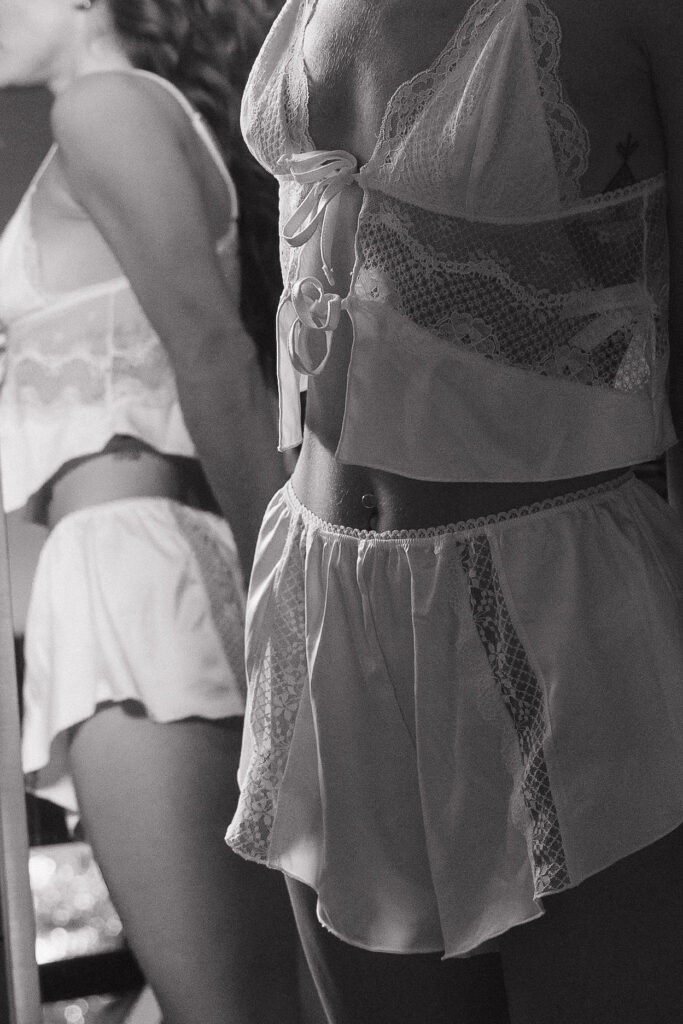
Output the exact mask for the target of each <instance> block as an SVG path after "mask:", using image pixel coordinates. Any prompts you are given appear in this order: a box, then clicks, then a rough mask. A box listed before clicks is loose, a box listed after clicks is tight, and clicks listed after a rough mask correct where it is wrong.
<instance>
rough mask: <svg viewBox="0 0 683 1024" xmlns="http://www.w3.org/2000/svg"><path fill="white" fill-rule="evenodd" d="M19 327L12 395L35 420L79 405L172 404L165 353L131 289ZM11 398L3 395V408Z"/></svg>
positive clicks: (12, 357)
mask: <svg viewBox="0 0 683 1024" xmlns="http://www.w3.org/2000/svg"><path fill="white" fill-rule="evenodd" d="M77 308H78V313H77V315H74V311H73V309H72V308H71V307H70V306H68V305H67V306H65V307H64V308H63V309H60V308H59V307H54V308H52V307H51V308H50V309H49V311H48V312H47V313H46V315H45V316H34V317H32V318H30V319H29V320H27V321H26V322H22V321H18V322H17V323H16V324H15V325H14V327H13V329H12V340H11V345H10V346H9V348H8V371H9V374H10V384H9V387H10V389H11V393H14V394H15V395H16V401H17V403H18V404H19V405H20V406H21V407H22V408H26V409H30V410H31V412H32V415H46V416H51V415H53V414H54V411H55V409H59V408H64V409H69V408H71V407H73V406H78V405H86V406H87V405H90V406H94V405H98V404H100V405H101V404H102V403H105V404H120V403H124V402H128V401H132V400H134V401H135V402H136V403H140V404H141V405H142V406H153V407H155V408H157V407H158V408H167V407H170V406H172V405H173V404H175V403H177V391H176V385H175V378H174V375H173V370H172V367H171V364H170V360H169V357H168V355H167V353H166V350H165V349H164V348H163V346H162V345H161V343H160V341H159V338H158V337H157V335H156V334H155V333H154V331H153V329H152V327H151V326H150V324H149V322H148V321H147V319H146V318H145V317H144V314H143V313H142V311H141V309H140V307H139V304H138V302H137V299H136V298H135V296H134V295H133V294H132V292H130V290H129V289H127V288H126V289H120V290H119V291H117V292H114V293H110V294H108V295H97V296H94V297H92V298H83V299H81V300H80V301H79V304H78V307H77ZM9 394H10V392H7V393H6V394H5V398H4V400H5V402H7V401H8V400H9Z"/></svg>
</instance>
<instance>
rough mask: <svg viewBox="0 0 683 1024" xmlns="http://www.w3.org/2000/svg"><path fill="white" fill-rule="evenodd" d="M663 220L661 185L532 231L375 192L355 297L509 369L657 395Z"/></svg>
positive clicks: (662, 342)
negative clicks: (385, 307) (394, 312)
mask: <svg viewBox="0 0 683 1024" xmlns="http://www.w3.org/2000/svg"><path fill="white" fill-rule="evenodd" d="M665 222H666V200H665V193H664V189H663V188H661V187H657V186H653V188H652V190H650V191H648V190H645V191H644V192H643V193H642V194H641V195H634V196H633V197H627V198H626V199H624V200H623V201H622V203H620V204H619V205H612V206H607V207H606V208H604V209H603V208H602V207H599V206H596V207H591V208H589V209H587V210H582V212H581V213H579V214H576V215H573V214H571V213H567V215H566V216H564V217H562V218H555V219H550V220H544V221H539V222H534V223H533V224H528V223H519V224H518V223H510V224H500V223H485V222H480V221H471V220H468V219H466V218H460V217H444V216H441V215H440V214H437V213H433V212H431V211H429V210H424V209H422V208H420V207H419V206H416V205H413V204H411V203H407V202H405V201H402V200H400V199H397V198H393V197H389V196H386V195H384V194H383V193H381V192H378V191H374V190H371V191H369V192H368V194H367V196H366V201H365V205H364V210H363V214H362V216H361V220H360V223H359V228H358V248H359V252H360V255H361V260H360V267H359V269H358V272H357V276H356V281H355V286H354V287H355V292H356V294H358V295H359V296H363V297H367V298H370V299H373V300H375V301H378V302H382V303H386V304H389V305H391V306H393V307H394V308H395V309H397V310H398V311H399V312H401V313H402V314H403V315H404V316H406V317H407V318H408V319H410V320H412V321H413V322H414V323H416V324H418V325H419V326H420V327H424V328H427V329H428V330H430V331H431V332H432V333H433V334H434V335H435V336H437V337H439V338H441V339H443V340H445V341H448V342H450V343H452V344H454V345H457V346H459V347H466V348H468V349H471V350H472V351H474V352H477V353H479V354H480V355H483V356H485V357H487V358H489V359H491V360H493V361H495V362H499V363H502V364H504V365H506V366H515V367H519V368H522V369H525V370H530V371H533V372H535V373H537V374H540V375H542V376H547V377H556V378H561V379H564V380H569V381H573V382H575V383H577V384H585V385H589V386H591V387H602V388H610V389H613V390H617V391H624V392H634V391H638V390H642V389H643V388H648V387H651V388H657V387H661V382H660V381H657V380H655V379H654V378H655V377H656V366H657V364H658V363H659V364H661V361H662V359H663V356H664V355H665V352H666V344H667V342H666V317H665V309H666V301H667V284H666V282H667V273H666V266H665V261H664V259H663V257H662V251H663V249H662V246H661V245H660V244H659V242H660V241H661V237H662V234H663V232H664V231H665ZM645 224H647V226H648V230H644V225H645Z"/></svg>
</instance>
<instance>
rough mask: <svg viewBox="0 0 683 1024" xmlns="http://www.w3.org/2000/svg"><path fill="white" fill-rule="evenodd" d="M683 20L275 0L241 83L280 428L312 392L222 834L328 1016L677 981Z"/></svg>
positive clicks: (257, 615) (522, 1014)
mask: <svg viewBox="0 0 683 1024" xmlns="http://www.w3.org/2000/svg"><path fill="white" fill-rule="evenodd" d="M682 49H683V14H682V13H681V10H680V8H679V7H676V6H675V5H672V4H669V3H667V0H655V2H654V3H652V2H650V0H647V2H645V0H626V2H624V3H620V4H613V3H608V2H607V0H597V2H595V3H591V4H583V3H577V2H576V0H475V2H474V3H471V4H469V3H468V0H426V2H421V3H415V2H414V0H379V2H374V3H368V2H366V0H345V2H344V3H339V2H338V0H288V2H287V3H286V4H285V6H284V8H283V11H282V13H281V15H280V18H279V19H278V21H277V22H276V24H275V26H274V27H273V29H272V31H271V35H270V37H269V39H268V40H267V41H266V43H265V44H264V47H263V48H262V51H261V54H260V55H259V58H257V61H256V63H255V65H254V68H253V70H252V73H251V76H250V80H249V83H248V84H247V88H246V90H245V97H244V102H243V110H242V119H243V130H244V132H245V137H246V139H247V142H248V144H249V146H250V148H251V149H252V152H253V153H254V154H255V155H256V156H257V158H258V159H259V160H260V162H261V163H262V164H263V165H264V166H265V167H267V168H268V169H269V170H270V171H271V172H272V173H273V174H275V175H276V176H277V178H278V181H279V184H280V194H281V225H282V253H283V269H284V281H285V290H284V293H283V297H282V302H281V305H280V309H279V313H278V334H279V346H280V347H279V362H278V374H279V380H280V407H281V411H280V438H281V442H280V443H281V447H282V448H283V449H286V448H288V447H290V446H296V445H297V444H298V443H299V442H300V440H301V434H300V429H299V392H300V390H301V389H303V388H307V392H308V393H307V400H306V420H305V426H304V430H303V445H302V450H301V454H300V457H299V460H298V464H297V466H296V469H295V472H294V475H293V477H292V480H291V481H290V483H289V484H288V485H286V487H285V488H283V490H282V491H281V492H279V493H278V494H277V495H276V496H275V498H274V499H273V501H272V502H271V505H270V506H269V509H268V511H267V513H266V517H265V520H264V525H263V532H262V534H261V539H260V541H259V545H258V547H257V553H256V558H255V564H254V570H253V573H252V578H251V587H250V596H249V599H248V607H247V669H248V683H249V688H250V689H249V702H248V710H247V721H248V722H249V723H250V725H249V727H248V728H247V729H245V745H244V752H243V761H242V770H241V776H240V780H241V789H242V794H241V800H240V806H239V809H238V813H237V814H236V816H235V818H234V820H233V822H232V824H231V826H230V829H229V831H228V836H227V838H228V842H229V843H230V845H231V846H232V847H233V848H234V849H235V850H237V851H238V852H239V853H241V854H242V855H243V856H245V857H247V858H250V859H252V860H254V861H257V862H261V863H264V864H266V865H268V866H270V867H273V868H279V869H281V870H282V871H284V872H285V873H286V874H287V876H288V883H289V886H290V893H291V895H292V899H293V902H294V907H295V911H296V914H297V919H298V923H299V926H300V931H301V934H302V937H303V939H304V944H305V947H306V949H307V952H308V955H309V960H310V963H311V966H312V968H313V971H314V974H315V976H316V978H317V981H318V985H319V988H320V991H321V994H322V997H323V1001H324V1003H325V1006H326V1009H327V1012H328V1015H329V1019H330V1020H331V1021H334V1022H335V1024H341V1022H344V1024H351V1022H353V1024H358V1022H359V1021H363V1022H368V1024H370V1022H372V1024H378V1022H386V1024H389V1022H390V1024H408V1022H411V1024H416V1022H420V1024H422V1022H425V1024H426V1022H429V1024H435V1022H439V1024H447V1022H448V1024H454V1022H457V1024H475V1022H476V1024H503V1022H512V1024H551V1022H552V1024H588V1022H594V1024H644V1022H645V1021H647V1022H648V1024H664V1022H665V1021H666V1022H673V1021H675V1020H678V1019H679V1018H680V1016H681V1008H682V1007H683V973H682V972H681V971H680V949H681V941H682V939H683V886H681V885H680V866H681V862H682V857H683V829H681V823H682V822H683V757H682V756H681V754H682V751H683V529H682V527H681V522H680V519H679V518H678V516H677V514H676V513H675V512H674V511H673V509H672V508H671V507H669V506H668V505H667V504H666V503H665V502H664V501H662V500H661V498H660V497H659V496H657V495H656V494H655V493H654V491H652V490H651V489H649V488H648V487H647V486H645V485H644V484H642V483H641V482H639V481H638V480H637V479H635V478H634V476H633V474H632V472H631V470H630V467H631V466H633V465H635V464H637V463H640V462H642V461H645V460H649V459H653V458H656V457H661V456H662V454H663V453H664V452H665V451H668V450H673V446H674V445H675V441H676V434H675V431H674V426H673V421H674V420H676V421H677V422H678V425H679V428H680V426H681V425H682V424H683V398H682V397H681V395H682V393H683V385H682V384H681V383H680V381H681V378H680V374H679V370H678V365H679V362H680V356H679V352H680V345H681V329H682V327H681V325H682V322H683V320H682V318H683V310H682V309H681V298H680V296H681V294H683V289H682V288H681V280H680V275H681V268H683V249H682V245H683V191H682V186H681V182H683V135H681V132H680V124H681V120H682V118H683V89H682V88H681V77H680V64H679V59H680V53H681V50H682ZM667 229H668V236H667ZM669 268H671V270H670V269H669ZM669 285H671V287H672V295H671V298H672V301H671V304H669V302H668V290H669ZM669 324H670V328H671V331H670V334H671V350H672V355H673V359H672V364H671V366H672V372H671V373H670V375H669V372H668V354H669V341H668V330H667V327H668V325H669ZM667 387H669V388H670V391H669V395H668V394H667ZM672 413H673V418H672V415H671V414H672ZM672 462H673V460H672ZM670 497H671V499H672V501H673V502H675V500H676V486H675V480H674V476H673V475H672V478H671V484H670ZM316 918H317V919H316Z"/></svg>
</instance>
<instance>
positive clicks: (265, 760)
mask: <svg viewBox="0 0 683 1024" xmlns="http://www.w3.org/2000/svg"><path fill="white" fill-rule="evenodd" d="M300 540H301V524H300V523H299V524H298V525H296V526H295V527H294V528H293V529H291V530H290V534H289V537H288V540H287V548H286V550H285V553H284V555H283V558H282V561H281V563H280V572H279V574H278V577H277V579H276V581H275V584H274V587H273V592H272V594H271V595H270V609H271V614H272V621H271V623H270V628H269V629H268V631H267V636H264V637H263V644H264V648H263V651H262V653H261V655H260V657H259V658H258V659H257V665H258V670H257V673H256V676H255V678H254V679H253V681H252V690H251V694H250V701H249V705H248V708H247V717H248V722H249V728H250V729H251V734H252V738H253V743H254V752H253V755H252V759H251V762H250V764H249V768H248V771H247V776H246V779H245V781H244V784H243V786H242V792H241V795H240V800H239V804H238V807H237V811H236V814H235V818H234V820H233V824H232V825H231V827H230V829H229V830H228V833H227V836H226V839H227V841H228V842H229V844H230V845H231V846H232V847H233V849H235V850H236V851H237V852H238V853H241V854H242V855H243V856H246V857H248V858H250V859H253V860H258V861H263V862H264V863H265V862H267V860H268V853H269V849H270V837H271V832H272V828H273V822H274V820H275V815H276V813H277V804H278V796H279V792H280V786H281V784H282V779H283V777H284V773H285V768H286V766H287V758H288V756H289V748H290V745H291V742H292V736H293V734H294V726H295V724H296V716H297V712H298V710H299V703H300V700H301V694H302V691H303V688H304V686H305V683H306V680H307V677H308V667H307V661H306V640H305V607H304V578H303V572H304V569H303V564H302V558H301V555H300V553H299V551H298V547H299V543H300Z"/></svg>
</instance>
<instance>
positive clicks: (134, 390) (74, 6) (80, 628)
mask: <svg viewBox="0 0 683 1024" xmlns="http://www.w3.org/2000/svg"><path fill="white" fill-rule="evenodd" d="M271 13H274V12H270V11H269V10H268V4H267V3H266V2H265V0H263V2H262V3H260V4H259V5H256V4H255V5H253V7H250V8H247V6H246V5H238V4H235V5H228V4H224V3H222V2H218V0H192V2H186V0H183V2H181V0H165V2H161V0H76V2H74V0H31V2H30V3H26V0H0V86H2V87H5V86H26V85H46V86H47V87H48V88H49V89H50V91H51V92H52V93H53V94H54V97H55V98H54V103H53V107H52V114H51V123H52V130H53V135H54V145H53V146H52V148H51V149H50V151H49V153H48V155H47V157H46V159H45V161H44V162H43V164H42V166H41V168H40V169H39V171H38V173H37V175H36V177H35V178H34V180H33V182H32V184H31V185H30V187H29V189H28V192H27V193H26V195H25V197H24V199H23V201H22V202H21V204H20V206H19V208H18V209H17V211H16V214H15V215H14V217H13V219H12V220H11V221H10V224H9V225H8V227H7V229H6V231H5V234H4V236H3V238H2V242H1V244H0V319H2V321H3V322H4V325H5V329H6V330H5V333H6V338H7V366H6V377H5V381H4V386H3V390H2V400H1V410H0V415H1V426H2V434H1V448H2V473H3V478H4V480H3V483H4V497H5V506H6V508H7V509H8V510H10V509H20V508H23V509H24V512H25V515H26V517H27V518H29V519H30V520H32V521H33V522H42V523H44V524H45V525H46V526H47V528H48V530H49V534H48V538H47V541H46V543H45V546H44V548H43V551H42V553H41V557H40V561H39V565H38V567H37V571H36V576H35V579H34V584H33V591H32V595H31V601H30V607H29V610H28V619H27V629H26V660H27V670H26V679H25V732H24V767H25V770H26V771H27V772H29V773H30V778H31V785H32V788H33V789H34V790H35V791H36V792H38V793H39V794H41V795H43V796H45V797H47V798H50V799H52V800H54V801H56V802H57V803H59V804H61V805H62V806H64V807H65V808H66V809H67V810H68V811H72V812H76V813H78V814H79V815H80V817H81V820H82V823H83V827H84V832H85V835H86V837H87V838H88V840H89V841H90V843H91V844H92V846H93V849H94V851H95V854H96V857H97V859H98V861H99V864H100V866H101V868H102V871H103V874H104V876H105V879H106V881H107V884H108V886H109V889H110V891H111V894H112V897H113V900H114V902H115V905H116V907H117V909H118V911H119V913H120V915H121V917H122V919H123V923H124V929H125V933H126V936H127V938H128V940H129V942H130V944H131V946H132V948H133V951H134V953H135V955H136V957H137V958H138V960H139V962H140V964H141V967H142V969H143V971H144V973H145V975H146V977H147V978H148V980H149V982H150V984H151V985H152V987H153V988H154V990H155V993H156V995H157V998H158V1000H159V1003H160V1006H161V1008H162V1011H163V1015H164V1020H165V1022H166V1024H190V1022H193V1024H194V1022H196V1021H201V1022H202V1024H213V1022H216V1024H218V1022H221V1024H223V1022H225V1021H228V1020H229V1021H231V1022H248V1021H254V1022H256V1021H258V1022H259V1024H265V1022H268V1021H277V1022H278V1024H282V1022H286V1021H290V1020H291V1021H294V1020H296V1021H298V1020H300V1016H299V1013H298V1009H297V998H296V993H295V991H294V987H293V984H294V983H293V978H294V977H295V976H296V972H295V970H294V965H293V958H294V950H295V946H294V941H293V937H292V936H293V929H292V928H291V927H290V918H289V916H288V914H289V908H288V905H287V903H286V898H285V897H284V896H283V890H282V889H281V887H280V884H279V882H278V881H277V879H275V881H273V882H271V881H270V880H268V879H263V878H262V877H261V876H260V873H259V872H258V871H257V870H256V869H255V868H254V867H253V866H250V865H246V864H244V863H243V862H242V861H241V860H240V858H238V857H236V856H235V855H234V854H233V853H231V851H229V850H228V849H227V848H226V847H225V845H224V843H223V832H224V828H225V823H226V822H227V821H228V820H229V819H230V816H231V814H232V811H233V809H234V804H235V799H236V789H235V781H234V780H235V772H236V766H237V757H238V750H239V742H240V733H241V723H242V716H243V712H244V679H243V668H242V635H243V579H244V574H245V573H247V572H248V570H249V566H250V561H251V556H252V549H253V546H254V543H255V536H256V532H257V529H258V524H259V521H260V518H261V515H262V512H263V509H264V507H265V504H266V501H267V499H268V498H269V497H270V495H271V494H272V493H273V491H274V490H275V489H276V488H277V486H279V484H280V482H281V467H280V462H279V456H277V454H276V453H274V451H273V449H274V446H273V443H272V438H273V429H274V426H273V418H272V410H271V403H270V399H269V393H268V392H267V390H266V387H265V385H264V376H263V372H262V364H263V359H262V358H260V355H259V349H258V345H257V344H255V342H254V340H253V338H255V339H256V341H257V342H258V340H259V331H258V329H257V327H256V328H252V322H251V321H250V320H249V316H248V310H246V309H245V301H246V298H247V296H242V295H241V288H240V270H241V265H242V267H244V260H245V259H246V258H247V255H248V254H249V253H251V255H252V256H253V255H254V252H255V250H254V247H253V244H252V243H253V242H254V237H255V235H254V231H252V232H251V234H250V229H249V215H250V214H251V213H254V212H255V211H256V212H258V211H259V210H263V209H264V206H263V199H262V198H261V197H260V196H259V195H258V194H257V192H258V187H259V186H258V183H259V181H260V180H261V179H259V177H258V174H257V172H256V170H255V169H253V168H250V166H249V164H248V163H247V160H248V158H247V155H246V152H245V151H240V150H239V149H238V147H239V145H240V143H239V141H238V139H239V136H238V130H237V123H236V116H237V115H236V112H238V110H239V100H240V96H239V92H240V88H241V84H242V80H243V78H244V75H245V74H246V71H247V70H248V68H247V67H246V64H247V62H248V59H249V56H250V54H252V55H253V52H254V47H253V45H252V37H254V39H253V41H254V44H255V43H257V42H258V39H257V38H255V37H256V36H257V35H258V34H259V32H262V31H263V29H264V28H265V24H266V22H267V20H268V18H269V16H270V14H271ZM224 154H227V160H228V161H229V162H230V165H231V168H232V169H234V171H235V175H236V177H237V180H238V183H239V184H240V189H239V193H240V194H239V202H238V195H237V190H236V187H235V184H234V183H233V178H232V177H231V174H230V172H229V171H228V170H227V167H226V162H225V157H224ZM238 215H239V216H240V217H241V225H242V230H240V226H239V225H238ZM238 236H239V237H238ZM240 243H241V244H240ZM248 272H249V275H250V278H249V286H250V289H249V294H250V295H252V296H253V307H254V312H255V314H258V313H259V311H261V312H263V313H264V314H265V318H266V319H267V320H269V319H270V317H268V308H267V307H268V302H269V294H268V289H267V287H266V282H267V277H266V276H264V279H263V281H262V280H261V279H260V278H259V276H258V273H259V267H258V265H257V262H256V261H255V260H252V263H251V265H250V269H249V271H248ZM245 323H249V326H250V328H252V330H251V332H249V331H247V328H246V327H245ZM254 323H255V321H254ZM266 340H267V339H266V338H265V337H264V339H263V341H264V344H265V342H266ZM200 462H201V466H202V468H203V472H202V471H201V470H200V469H199V466H200ZM204 474H205V475H204ZM207 478H208V482H209V485H210V487H209V486H207V483H206V480H207ZM228 524H229V525H228ZM254 874H256V878H254Z"/></svg>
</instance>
